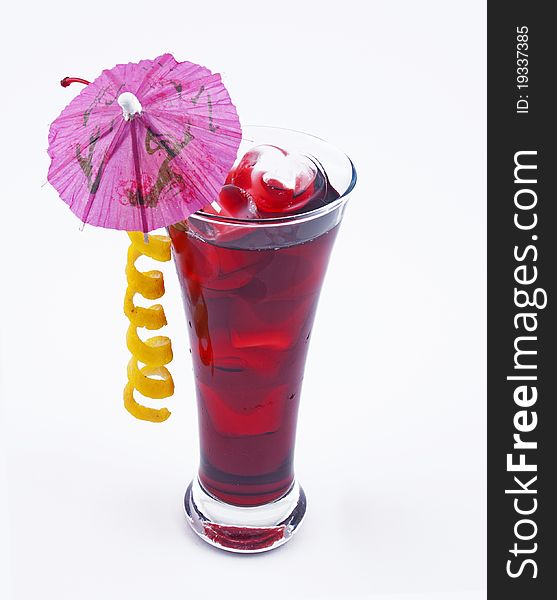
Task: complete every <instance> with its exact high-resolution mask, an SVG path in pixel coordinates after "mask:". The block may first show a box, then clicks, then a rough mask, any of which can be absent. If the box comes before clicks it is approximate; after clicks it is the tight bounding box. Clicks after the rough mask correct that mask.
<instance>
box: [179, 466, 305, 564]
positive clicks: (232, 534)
mask: <svg viewBox="0 0 557 600" xmlns="http://www.w3.org/2000/svg"><path fill="white" fill-rule="evenodd" d="M184 507H185V509H186V515H187V517H188V521H189V523H190V525H191V527H192V529H193V530H194V531H195V533H197V535H198V536H199V537H200V538H201V539H203V540H205V541H206V542H207V543H209V544H211V545H213V546H216V547H217V548H220V549H221V550H228V551H229V552H240V553H255V552H266V551H267V550H273V549H274V548H278V547H279V546H282V545H283V544H285V543H286V542H287V541H288V540H289V539H290V538H291V537H292V535H293V534H294V532H295V531H296V530H297V529H298V527H299V525H300V523H301V522H302V520H303V518H304V515H305V514H306V495H305V494H304V490H303V489H302V488H301V487H300V485H299V484H298V483H297V482H294V484H293V485H292V487H291V488H290V490H289V491H288V492H287V493H286V494H285V495H284V496H282V497H281V498H279V499H278V500H275V501H274V502H269V503H268V504H263V505H262V506H247V507H246V506H234V505H232V504H227V503H226V502H222V501H221V500H217V499H216V498H214V497H213V496H211V495H210V494H208V493H207V492H206V491H205V490H204V489H203V488H202V487H201V485H200V483H199V480H198V479H197V477H196V478H195V479H194V480H193V481H192V482H191V483H190V485H189V486H188V489H187V490H186V496H185V498H184Z"/></svg>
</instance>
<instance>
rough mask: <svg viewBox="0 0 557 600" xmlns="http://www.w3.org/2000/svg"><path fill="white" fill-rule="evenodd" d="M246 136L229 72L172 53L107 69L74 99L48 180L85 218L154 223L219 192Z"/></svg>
mask: <svg viewBox="0 0 557 600" xmlns="http://www.w3.org/2000/svg"><path fill="white" fill-rule="evenodd" d="M240 138H241V128H240V123H239V120H238V115H237V113H236V109H235V107H234V105H233V104H232V101H231V100H230V96H229V95H228V92H227V90H226V88H225V87H224V85H223V83H222V81H221V78H220V75H218V74H213V73H211V71H209V70H208V69H206V68H205V67H201V66H199V65H196V64H193V63H189V62H181V63H179V62H177V61H176V60H175V59H174V57H173V56H172V55H171V54H164V55H162V56H160V57H158V58H156V59H155V60H143V61H141V62H139V63H129V64H126V65H117V66H116V67H114V68H113V69H110V70H106V71H103V72H102V74H101V75H100V76H99V77H98V78H97V79H95V80H94V81H93V82H92V83H91V84H89V85H88V86H87V87H85V88H84V89H83V90H82V91H81V93H80V94H79V95H78V96H77V97H76V98H74V99H73V100H72V101H71V102H70V104H69V105H68V106H67V107H66V108H65V109H64V110H63V111H62V113H61V114H60V116H59V117H58V118H57V119H56V120H55V121H54V122H53V123H52V125H51V127H50V133H49V148H48V153H49V156H50V158H51V164H50V169H49V172H48V180H49V182H50V183H51V184H52V185H53V186H54V188H56V190H57V191H58V193H59V194H60V197H61V198H62V200H64V202H66V203H67V204H68V206H69V207H70V208H71V210H72V211H73V212H74V213H75V214H76V215H77V216H78V217H79V218H80V219H81V221H83V222H84V223H89V224H91V225H97V226H100V227H108V228H111V229H123V230H127V231H143V232H147V231H152V230H153V229H157V228H159V227H166V226H167V225H171V224H173V223H176V222H178V221H182V220H183V219H185V218H187V217H188V216H189V215H190V214H192V213H193V212H195V211H197V210H199V209H200V208H202V207H203V206H205V205H206V204H208V203H209V202H212V201H213V200H215V199H216V198H217V196H218V193H219V191H220V189H221V187H222V185H223V183H224V180H225V178H226V175H227V174H228V172H229V170H230V168H231V166H232V164H233V162H234V160H235V159H236V152H237V149H238V146H239V144H240Z"/></svg>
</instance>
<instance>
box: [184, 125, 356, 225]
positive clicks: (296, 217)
mask: <svg viewBox="0 0 557 600" xmlns="http://www.w3.org/2000/svg"><path fill="white" fill-rule="evenodd" d="M246 129H248V130H249V129H272V130H276V131H283V132H289V133H295V134H299V135H303V136H306V137H310V138H314V139H316V140H318V141H320V142H323V143H324V144H326V145H327V146H329V147H330V148H334V149H335V150H337V151H338V152H339V154H341V155H342V156H344V157H345V158H346V159H347V160H348V163H349V166H350V168H351V170H352V173H351V177H350V183H349V184H348V186H347V187H346V189H345V190H344V191H343V192H342V193H341V195H340V196H339V197H338V198H337V199H336V200H333V202H330V203H329V204H325V205H324V206H320V207H318V208H314V209H313V210H309V211H307V212H303V213H295V214H290V215H284V216H279V217H260V218H257V219H242V218H239V217H226V216H222V215H215V214H211V213H206V212H203V210H198V211H197V212H195V213H192V214H191V215H190V216H189V217H188V218H187V220H189V219H197V220H200V221H205V222H208V223H220V224H226V225H241V226H243V227H250V226H251V227H256V226H260V225H267V226H272V225H281V224H283V223H301V222H304V221H309V220H311V219H316V218H318V217H320V216H321V215H325V214H327V213H329V212H332V211H333V210H335V209H337V208H339V207H340V206H342V205H343V204H345V203H346V201H347V200H348V194H350V192H351V191H352V190H353V189H354V186H355V185H356V181H357V179H358V176H357V173H356V168H355V166H354V163H353V162H352V159H351V158H350V157H349V156H348V155H347V154H345V153H344V152H343V151H342V150H339V149H338V148H337V147H336V146H335V145H334V144H331V143H330V142H328V141H327V140H324V139H323V138H320V137H319V136H317V135H313V134H312V133H306V132H305V131H299V130H297V129H290V128H288V127H275V126H271V125H246ZM242 138H244V129H242Z"/></svg>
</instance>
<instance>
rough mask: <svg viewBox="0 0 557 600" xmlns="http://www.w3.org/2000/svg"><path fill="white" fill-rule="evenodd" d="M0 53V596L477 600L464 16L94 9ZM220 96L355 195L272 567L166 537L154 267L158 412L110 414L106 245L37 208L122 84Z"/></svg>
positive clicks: (45, 11)
mask: <svg viewBox="0 0 557 600" xmlns="http://www.w3.org/2000/svg"><path fill="white" fill-rule="evenodd" d="M11 13H12V15H11V19H10V20H9V22H8V23H7V24H5V26H4V32H3V37H2V41H1V43H2V57H3V75H2V79H3V88H4V91H3V94H2V100H1V102H2V113H1V114H2V141H1V143H0V152H1V153H2V155H1V160H0V165H1V170H2V197H1V199H0V202H1V203H2V207H1V210H2V212H1V213H0V214H1V215H2V234H1V241H0V247H1V261H2V262H1V265H2V271H1V279H0V280H1V287H2V293H1V301H2V310H1V319H0V323H1V331H2V361H1V365H2V372H1V381H2V390H1V393H2V405H1V411H2V412H1V415H0V417H1V422H2V430H1V438H2V442H1V443H2V446H1V449H2V453H1V454H2V461H0V491H1V493H0V505H1V506H0V555H2V556H3V560H2V561H1V562H0V596H2V598H5V599H9V600H12V599H13V600H35V599H36V598H48V599H50V598H53V599H57V600H62V599H72V600H74V599H80V600H88V599H95V600H96V599H98V598H106V599H110V600H112V599H119V598H134V600H143V599H148V598H149V599H152V598H164V599H165V600H174V599H180V600H182V599H183V598H196V597H200V596H201V594H203V595H204V596H205V597H208V598H218V597H222V598H225V597H226V598H230V599H236V598H248V599H250V598H254V599H255V598H258V599H259V598H265V599H267V598H268V599H272V598H285V597H289V598H296V599H298V598H299V599H301V598H304V599H305V598H339V599H340V598H372V599H377V600H379V599H381V600H386V599H390V598H392V599H393V600H418V599H420V600H429V599H431V600H457V599H458V600H477V599H480V598H483V597H484V594H485V591H484V588H485V460H484V453H485V391H484V390H485V344H484V335H485V307H484V297H485V279H486V272H485V264H484V263H485V240H484V234H485V214H484V212H485V211H484V209H485V191H484V190H485V93H486V85H485V79H486V74H485V54H486V47H485V3H484V2H480V1H478V0H473V1H472V0H466V1H458V2H457V1H453V2H447V1H446V0H438V1H432V0H421V1H420V2H416V1H413V0H406V1H401V0H399V1H394V0H382V1H380V0H372V1H370V2H364V1H361V2H356V1H349V0H343V1H342V2H339V1H338V0H337V1H335V2H329V1H325V0H321V1H319V2H309V1H306V2H301V1H300V0H297V1H291V0H288V1H285V0H282V2H280V3H279V2H277V3H276V6H275V7H274V8H273V7H272V5H271V3H270V2H267V3H263V2H251V1H249V2H248V1H240V0H231V1H226V2H224V1H220V2H217V1H215V0H213V1H212V2H200V1H198V2H188V1H187V0H182V1H177V0H165V1H164V2H156V1H154V0H150V1H149V2H142V1H140V0H135V1H131V0H130V1H129V2H118V1H112V2H107V1H103V0H91V1H89V2H75V1H71V2H70V1H65V2H62V1H58V2H56V1H54V2H43V3H40V4H39V3H38V2H37V3H36V4H34V5H33V6H30V5H29V3H23V2H20V3H16V4H12V5H11ZM165 51H170V52H173V53H174V55H175V56H176V58H177V59H178V60H190V61H193V62H199V63H201V64H204V65H207V66H208V67H210V68H211V69H212V70H214V71H219V72H221V73H222V74H223V76H224V78H225V82H226V84H227V86H228V88H229V90H230V93H231V95H232V98H233V99H234V102H235V104H236V105H237V107H238V111H239V114H240V117H241V119H242V121H243V122H244V123H260V124H270V125H282V126H287V127H291V128H294V129H302V130H305V131H309V132H313V133H315V134H318V135H320V136H322V137H325V138H327V139H329V140H331V141H333V142H335V143H336V144H337V145H338V146H340V147H341V148H343V149H345V150H346V151H347V152H348V153H349V154H350V155H351V156H352V157H353V159H354V162H355V163H356V165H357V168H358V171H359V183H358V186H357V189H356V191H355V192H354V194H353V198H352V200H351V203H350V206H349V208H348V210H347V213H346V215H345V220H344V223H343V225H342V228H341V232H340V235H339V237H338V241H337V245H336V248H335V251H334V252H333V257H332V260H331V264H330V269H329V273H328V277H327V280H326V283H325V286H324V289H323V296H322V300H321V304H320V308H319V313H318V317H317V321H316V326H315V329H314V334H313V340H312V347H311V349H310V356H309V359H308V364H307V371H306V380H305V384H304V393H303V398H302V404H301V416H300V422H299V431H298V445H297V458H296V469H297V475H298V477H299V479H300V481H301V482H302V484H303V485H304V488H305V490H306V492H307V494H308V498H309V510H308V513H307V518H306V521H305V523H304V525H303V526H302V528H301V529H300V531H299V533H298V534H297V535H296V537H295V538H294V539H293V540H292V542H291V543H289V544H287V545H286V546H284V547H283V548H281V549H279V550H277V551H274V552H271V553H268V554H263V555H259V556H252V557H245V556H236V555H231V554H227V553H223V552H219V551H218V550H215V549H213V548H211V547H209V546H208V545H206V544H204V543H203V542H202V541H201V540H198V539H197V538H196V537H195V536H194V534H193V533H192V532H190V531H189V529H187V528H186V525H185V522H184V518H183V514H182V505H181V502H182V496H183V492H184V488H185V485H186V483H187V482H188V481H189V479H190V478H191V477H192V475H193V474H194V472H195V469H196V466H197V461H198V454H197V423H196V412H195V401H194V388H193V380H192V375H191V366H190V361H189V354H188V347H187V342H186V328H185V319H184V317H183V314H182V306H181V300H180V296H179V290H178V286H177V281H176V279H175V275H174V271H173V267H172V265H167V268H166V273H167V278H166V281H167V295H166V297H165V298H164V304H165V306H166V309H167V314H168V318H169V321H170V326H169V335H170V336H171V337H172V339H173V340H174V348H175V360H174V362H173V363H172V365H171V366H172V372H173V374H174V378H175V381H176V387H177V392H176V394H175V396H174V397H173V398H171V399H170V400H169V401H168V402H167V404H168V406H169V407H170V408H171V410H172V412H173V414H172V417H171V419H170V420H169V421H168V422H166V423H165V424H163V425H153V424H150V423H144V422H139V421H136V420H134V419H133V418H131V417H130V416H129V415H128V414H127V413H126V412H125V410H124V408H123V406H122V402H121V389H122V386H123V384H124V382H125V369H126V363H127V360H128V353H127V350H126V347H125V341H124V336H125V331H126V321H125V318H124V315H123V314H122V309H121V305H122V297H123V293H124V287H125V283H124V273H123V267H124V261H125V250H126V246H127V241H126V237H125V235H123V234H121V233H117V232H113V231H103V230H98V229H95V228H92V227H87V228H85V231H83V232H81V231H79V223H78V221H77V219H76V218H75V217H74V216H73V215H72V214H71V213H70V211H69V210H68V209H67V207H66V206H65V205H64V204H63V203H62V202H61V201H60V200H58V198H57V195H56V193H55V191H54V190H53V189H52V188H51V187H50V186H49V185H48V184H47V185H44V186H43V184H44V183H45V181H46V172H47V168H48V157H47V154H46V146H47V132H48V126H49V124H50V122H51V121H52V120H53V119H54V118H55V117H56V116H57V115H58V113H59V112H60V110H61V109H62V108H63V107H64V106H65V105H66V104H67V103H68V102H69V100H70V99H71V98H72V97H73V96H74V95H75V94H76V93H78V89H79V86H78V85H76V86H72V87H70V88H67V89H62V88H61V87H60V86H59V85H58V81H59V80H60V79H61V78H62V77H63V76H65V75H74V76H82V77H85V78H94V77H95V76H96V75H97V74H99V73H100V71H101V69H103V68H105V67H111V66H112V65H114V64H116V63H118V62H127V61H135V60H138V59H141V58H154V57H155V56H157V55H159V54H161V53H163V52H165Z"/></svg>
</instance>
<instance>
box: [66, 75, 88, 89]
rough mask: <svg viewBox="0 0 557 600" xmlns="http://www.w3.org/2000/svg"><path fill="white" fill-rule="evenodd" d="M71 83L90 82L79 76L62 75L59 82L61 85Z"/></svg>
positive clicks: (85, 83) (86, 83)
mask: <svg viewBox="0 0 557 600" xmlns="http://www.w3.org/2000/svg"><path fill="white" fill-rule="evenodd" d="M71 83H83V84H84V85H89V84H90V83H91V82H90V81H87V79H81V77H64V79H62V81H61V82H60V85H61V86H62V87H68V86H69V85H70V84H71Z"/></svg>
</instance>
